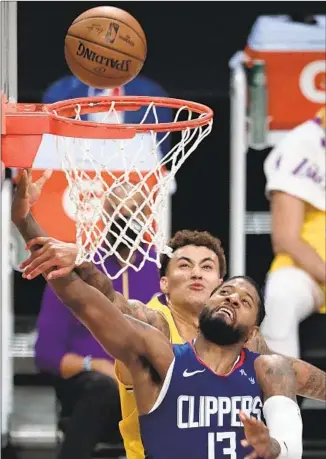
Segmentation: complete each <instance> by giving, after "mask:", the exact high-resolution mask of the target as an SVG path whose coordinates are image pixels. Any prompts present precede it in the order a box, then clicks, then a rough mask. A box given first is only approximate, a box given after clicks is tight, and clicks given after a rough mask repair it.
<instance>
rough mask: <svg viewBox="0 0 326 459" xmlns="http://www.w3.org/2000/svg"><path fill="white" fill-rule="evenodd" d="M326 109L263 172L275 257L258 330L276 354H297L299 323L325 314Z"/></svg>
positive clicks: (273, 154) (277, 150) (301, 128)
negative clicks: (318, 312)
mask: <svg viewBox="0 0 326 459" xmlns="http://www.w3.org/2000/svg"><path fill="white" fill-rule="evenodd" d="M325 127H326V113H325V108H323V109H322V110H320V112H319V113H318V114H317V115H316V118H315V119H314V120H309V121H306V122H305V123H303V124H301V125H299V126H298V127H296V128H295V129H293V130H292V131H291V132H289V133H288V134H287V135H286V136H285V137H284V139H283V140H281V142H280V143H279V144H278V145H277V146H276V147H275V148H274V149H273V150H272V151H271V153H270V154H269V156H268V157H267V159H266V162H265V165H264V169H265V174H266V179H267V185H266V191H267V195H268V197H269V199H270V201H271V211H272V244H273V250H274V253H275V258H274V260H273V263H272V265H271V269H270V272H269V274H268V276H267V283H266V293H265V294H266V319H265V321H264V323H263V325H262V332H263V334H264V337H265V339H266V341H267V344H268V346H269V347H270V348H271V349H272V350H273V351H275V352H280V353H282V354H286V355H289V356H292V357H298V356H299V354H300V349H299V337H298V328H299V323H300V322H301V321H302V320H304V319H305V318H306V317H307V316H309V315H310V314H311V313H313V312H314V311H320V312H323V313H325V312H326V309H325V305H324V302H325V296H324V294H325V279H326V264H325V256H326V254H325V252H326V247H325V230H326V220H325V217H326V215H325V206H326V202H325Z"/></svg>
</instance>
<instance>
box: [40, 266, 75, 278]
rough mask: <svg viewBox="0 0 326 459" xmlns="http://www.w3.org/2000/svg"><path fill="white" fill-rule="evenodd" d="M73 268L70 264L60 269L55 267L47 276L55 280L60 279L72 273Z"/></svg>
mask: <svg viewBox="0 0 326 459" xmlns="http://www.w3.org/2000/svg"><path fill="white" fill-rule="evenodd" d="M71 271H72V269H71V268H70V267H69V266H68V267H67V268H60V269H55V270H53V271H51V272H50V273H49V274H48V275H47V276H46V278H47V279H48V280H53V279H58V278H59V277H65V276H68V274H70V273H71Z"/></svg>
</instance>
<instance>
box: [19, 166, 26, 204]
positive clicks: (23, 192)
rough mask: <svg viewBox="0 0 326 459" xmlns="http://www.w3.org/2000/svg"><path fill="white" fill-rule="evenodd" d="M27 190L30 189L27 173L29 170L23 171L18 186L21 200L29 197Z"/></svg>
mask: <svg viewBox="0 0 326 459" xmlns="http://www.w3.org/2000/svg"><path fill="white" fill-rule="evenodd" d="M27 189H28V172H27V169H23V171H22V175H21V177H20V180H19V182H18V185H17V195H18V196H19V198H26V197H27Z"/></svg>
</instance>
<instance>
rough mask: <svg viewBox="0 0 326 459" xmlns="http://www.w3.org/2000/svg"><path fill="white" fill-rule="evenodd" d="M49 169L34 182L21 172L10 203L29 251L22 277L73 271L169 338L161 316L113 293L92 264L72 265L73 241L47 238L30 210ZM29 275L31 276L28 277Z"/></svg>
mask: <svg viewBox="0 0 326 459" xmlns="http://www.w3.org/2000/svg"><path fill="white" fill-rule="evenodd" d="M50 176H51V171H50V170H46V171H45V172H44V174H43V175H42V176H41V177H40V178H39V179H38V180H37V181H36V182H35V183H33V182H32V179H31V170H30V169H29V170H24V171H22V176H21V179H20V181H19V183H18V186H17V190H16V193H15V196H14V199H13V203H12V212H11V216H12V221H13V223H14V224H15V225H16V227H17V228H18V230H19V232H20V234H21V235H22V237H23V238H24V239H25V241H26V242H27V247H28V248H29V249H30V250H31V252H32V253H31V255H30V257H29V258H28V259H27V260H26V261H25V262H23V263H22V265H21V267H22V268H26V269H25V272H24V277H27V278H28V279H33V278H34V277H36V276H37V275H39V274H42V275H43V276H45V277H46V276H47V275H50V279H51V276H54V278H56V277H60V276H65V275H67V274H69V273H71V272H72V271H75V272H76V273H77V274H78V275H79V276H80V278H81V279H82V280H84V281H85V282H86V283H87V284H89V285H90V286H92V287H94V288H96V289H97V290H99V291H100V292H102V293H103V294H104V295H105V296H106V297H107V298H108V299H109V300H110V301H112V302H113V303H114V304H115V306H116V307H118V308H119V309H120V310H121V311H122V312H123V313H125V314H128V315H130V316H132V317H134V318H136V319H139V320H141V321H143V322H146V323H148V324H150V325H152V326H153V327H155V328H157V329H158V330H160V331H161V332H162V333H163V334H165V335H166V336H167V337H169V326H168V324H167V322H166V320H165V319H164V317H163V316H162V315H161V314H160V313H159V312H158V311H153V310H151V309H149V308H147V306H145V305H144V304H143V303H141V302H139V301H133V302H128V301H127V300H126V299H125V298H124V297H123V296H122V295H121V294H120V293H118V292H116V291H115V290H114V288H113V284H112V282H111V280H110V279H109V278H107V276H105V275H104V274H103V273H102V272H100V271H99V270H98V269H97V268H96V266H94V265H93V264H92V263H84V264H83V265H81V266H79V267H75V260H76V248H75V245H74V244H69V243H64V242H61V241H57V240H56V239H53V238H49V237H47V235H46V233H45V232H44V231H43V229H42V228H41V226H40V225H39V224H38V222H37V221H36V220H35V219H34V218H33V216H32V214H31V212H30V209H31V206H32V205H33V204H34V203H35V202H36V201H37V199H38V198H39V196H40V194H41V192H42V188H43V186H44V184H45V183H46V181H47V180H48V179H49V178H50ZM28 276H30V277H28Z"/></svg>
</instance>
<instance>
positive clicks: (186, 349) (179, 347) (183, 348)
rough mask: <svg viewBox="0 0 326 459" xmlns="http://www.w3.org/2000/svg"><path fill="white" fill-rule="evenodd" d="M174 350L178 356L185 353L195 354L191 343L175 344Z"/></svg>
mask: <svg viewBox="0 0 326 459" xmlns="http://www.w3.org/2000/svg"><path fill="white" fill-rule="evenodd" d="M173 352H174V355H175V356H176V357H182V356H184V355H186V354H187V355H194V350H193V347H192V345H191V343H189V342H187V343H182V344H181V343H178V344H173Z"/></svg>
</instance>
